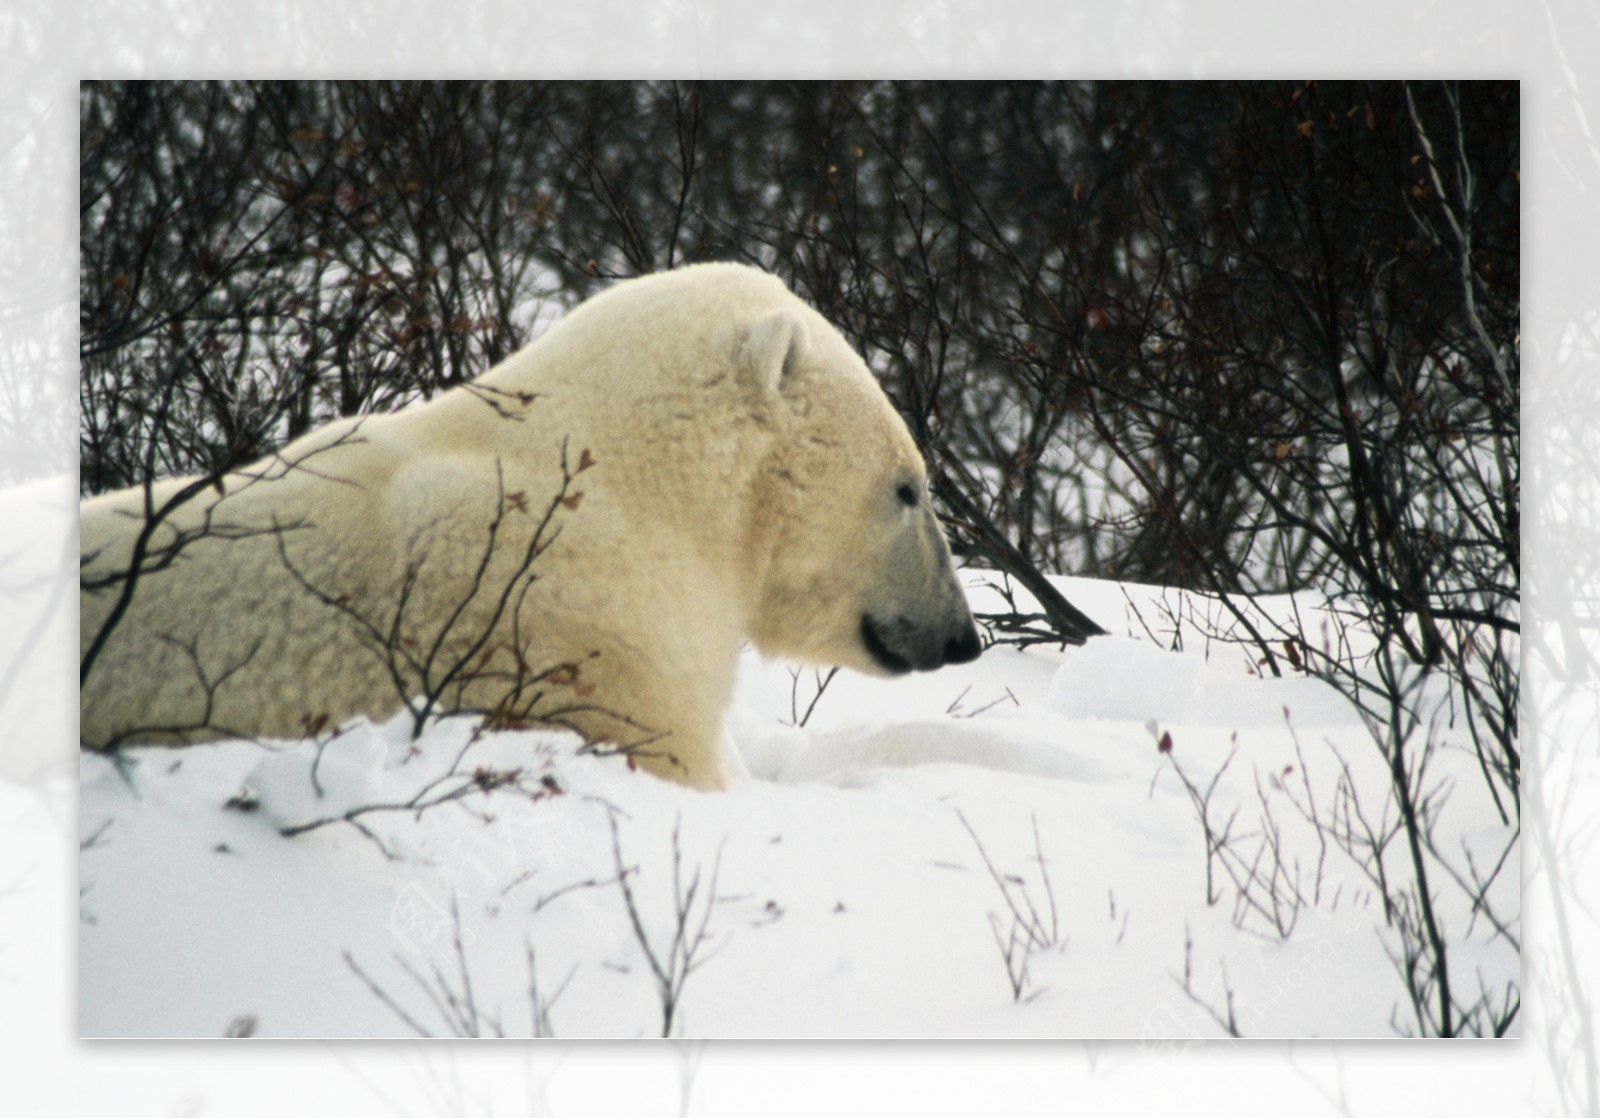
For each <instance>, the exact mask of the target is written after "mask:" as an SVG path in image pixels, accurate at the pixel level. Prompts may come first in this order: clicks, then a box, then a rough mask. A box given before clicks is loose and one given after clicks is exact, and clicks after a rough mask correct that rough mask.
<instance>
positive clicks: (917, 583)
mask: <svg viewBox="0 0 1600 1119" xmlns="http://www.w3.org/2000/svg"><path fill="white" fill-rule="evenodd" d="M186 487H187V493H188V497H187V499H186V500H180V501H179V502H177V503H176V504H175V505H174V506H173V507H172V509H171V511H170V512H169V513H168V514H167V515H165V516H162V517H157V518H155V520H154V523H153V531H152V530H151V528H152V519H151V518H150V516H149V515H148V514H149V511H151V510H161V509H162V508H163V507H164V506H166V505H167V504H168V503H169V502H172V501H173V499H174V497H175V496H181V495H183V494H184V493H185V492H186ZM546 514H548V517H547V516H546ZM81 515H82V545H81V548H82V560H83V568H82V571H83V592H82V595H81V606H82V610H81V615H82V624H81V631H80V653H87V652H88V651H89V650H90V648H91V646H92V645H93V644H94V643H95V642H96V640H97V635H99V634H100V633H101V631H102V629H103V628H104V626H105V622H106V620H107V618H108V617H109V616H110V615H111V614H112V613H113V612H114V611H117V610H120V611H122V613H121V616H120V619H119V620H118V621H117V622H116V624H115V626H114V627H113V628H111V629H110V631H109V636H108V637H106V638H105V639H104V640H103V641H102V642H101V647H100V648H99V649H98V650H97V651H96V654H95V656H94V658H93V663H92V666H91V667H90V669H89V671H88V673H87V675H86V676H85V678H84V680H83V687H82V694H81V715H82V724H81V731H82V741H83V743H84V744H85V745H86V746H89V747H94V748H105V747H107V746H110V745H114V744H116V743H119V742H124V741H130V740H140V741H161V742H169V743H181V742H193V741H202V740H206V739H213V738H219V737H227V736H251V735H262V736H275V737H282V736H291V737H292V736H297V735H300V734H303V733H306V732H307V731H308V730H313V731H314V730H318V729H321V728H330V729H331V728H332V727H333V726H336V725H337V724H338V723H339V722H341V721H343V720H345V719H347V718H349V717H351V716H356V715H366V716H369V717H372V718H384V717H386V716H388V715H390V714H392V713H393V712H395V711H397V710H398V709H399V708H400V707H401V706H402V705H404V704H406V703H407V702H408V701H410V703H411V706H412V709H413V710H414V711H416V710H420V707H421V705H420V704H419V703H418V702H417V697H419V696H431V698H433V700H434V701H435V703H436V705H437V707H438V708H439V709H442V710H457V711H459V710H467V711H483V712H489V713H491V716H490V721H491V724H498V725H518V724H520V723H523V722H529V723H533V722H537V723H545V724H558V725H564V726H569V727H572V728H574V729H576V730H577V731H579V732H580V733H581V734H582V735H584V736H585V737H586V738H587V739H589V740H590V741H591V742H596V743H600V742H604V743H609V744H611V746H612V747H613V748H615V749H616V750H618V751H619V752H623V753H626V754H628V755H629V756H630V757H631V758H632V759H633V760H634V761H636V762H637V763H638V764H639V765H641V766H643V767H644V768H645V769H648V770H650V771H652V772H654V773H656V774H658V775H660V776H663V777H667V778H670V779H673V780H676V781H680V782H682V783H685V784H689V785H693V786H697V787H702V788H722V787H725V786H726V783H727V769H726V765H725V759H724V758H723V757H722V738H723V735H722V713H723V709H724V707H725V705H726V703H727V701H728V698H729V694H730V692H731V689H732V685H733V678H734V669H735V662H736V659H737V656H738V652H739V648H740V645H741V642H743V641H744V640H746V639H748V640H750V641H752V642H753V643H754V644H755V645H756V647H757V648H758V649H759V650H761V651H762V652H763V653H766V654H768V655H772V656H780V657H787V658H793V659H797V660H801V661H806V662H811V663H818V664H842V665H847V666H851V667H854V668H857V669H861V670H864V671H867V672H873V673H898V672H904V671H908V670H911V669H928V668H935V667H938V666H939V665H941V664H944V663H947V662H952V661H964V660H970V659H971V658H972V657H974V656H976V655H977V653H978V648H979V643H978V638H977V633H976V630H975V629H974V626H973V621H972V617H971V615H970V613H969V612H968V609H967V606H966V602H965V599H964V597H963V595H962V592H961V590H960V587H959V586H958V584H957V582H956V579H955V576H954V573H953V571H952V567H951V562H950V556H949V552H948V550H947V548H946V546H945V542H944V538H943V535H942V533H941V532H940V529H939V526H938V523H937V521H936V520H935V518H934V515H933V512H932V509H931V507H930V505H929V502H928V498H927V495H926V492H925V479H924V471H923V465H922V461H921V458H920V456H919V455H918V452H917V449H916V447H915V445H914V444H913V442H912V440H911V438H910V436H909V434H908V433H907V431H906V428H905V425H904V424H903V423H902V422H901V420H900V418H899V417H898V416H897V415H896V414H895V412H894V410H893V408H892V407H891V406H890V404H889V402H888V400H887V399H886V398H885V396H884V394H883V392H882V391H881V389H880V388H879V387H878V385H877V383H876V382H875V381H874V379H873V377H872V375H871V374H870V373H869V372H868V370H867V368H866V366H865V364H864V363H863V362H862V361H861V359H860V358H859V357H857V356H856V354H855V353H854V352H852V350H851V349H850V347H849V345H848V343H847V342H846V341H845V340H844V338H843V337H842V336H841V335H840V334H839V333H838V332H837V331H836V330H834V329H833V328H832V327H831V326H830V325H829V324H828V323H827V322H826V321H825V320H824V319H823V318H822V317H821V316H820V315H818V314H817V313H816V312H815V311H814V310H812V309H811V308H810V307H808V306H807V305H806V304H805V303H804V302H803V301H801V300H800V299H798V298H797V297H795V296H794V295H793V294H792V293H791V292H790V291H789V290H788V289H787V288H786V287H785V286H784V285H783V284H782V282H780V281H779V280H777V279H775V278H773V277H771V276H768V275H766V274H765V273H762V272H759V271H757V270H755V269H752V268H748V267H744V266H740V265H728V264H714V265H699V266H694V267H689V268H684V269H681V270H679V271H675V272H669V273H663V274H659V275H655V276H649V277H644V278H641V279H635V280H629V281H626V282H623V283H620V284H618V285H616V286H615V287H613V288H611V289H610V290H608V291H606V292H604V293H603V294H601V295H599V296H597V297H595V298H593V299H591V300H589V301H587V302H585V303H584V304H582V305H581V306H580V307H578V308H577V309H576V310H574V311H573V312H572V313H571V314H569V315H568V316H567V317H566V318H565V319H563V320H562V321H561V322H560V323H558V324H557V325H556V326H555V327H554V328H552V329H551V330H550V331H548V332H547V333H546V334H545V335H544V336H543V337H542V338H540V339H538V340H537V341H535V342H534V343H533V344H532V345H530V346H528V347H527V348H525V349H524V350H522V351H521V352H520V353H518V354H516V355H514V356H513V357H511V358H509V359H508V360H506V361H505V362H503V363H501V364H500V365H498V366H496V367H495V368H493V369H491V370H490V371H489V372H488V373H486V374H484V375H483V376H482V377H481V378H479V379H478V380H476V381H474V382H472V383H470V384H468V385H466V386H464V387H461V388H457V389H455V390H453V391H451V392H448V393H446V394H444V395H442V396H440V397H438V398H437V399H435V400H433V401H431V402H429V403H426V404H422V405H419V406H416V407H413V408H410V409H408V410H405V411H402V412H399V413H396V414H393V415H387V416H375V417H364V418H358V419H348V420H343V421H340V422H337V423H334V424H332V425H330V426H328V427H326V428H323V429H321V430H319V431H316V432H313V433H312V434H310V435H307V436H305V437H304V438H302V439H300V440H298V441H296V442H295V443H293V444H291V445H290V446H288V447H286V448H285V449H284V450H283V451H282V452H281V453H279V454H277V455H275V456H273V457H271V458H269V459H266V460H264V461H262V462H260V463H257V464H255V465H254V466H252V467H250V468H248V469H245V470H241V471H239V472H238V473H236V474H232V475H229V476H227V477H226V478H225V479H223V480H222V482H221V484H220V485H206V484H205V483H204V482H196V481H195V480H193V479H176V480H169V481H166V482H162V483H159V484H157V485H156V486H154V487H152V489H151V491H150V492H149V494H148V495H147V494H146V492H145V491H144V490H143V489H142V488H136V489H132V490H125V491H122V492H120V493H114V494H109V495H105V496H101V497H97V498H93V499H90V500H88V501H85V502H84V503H83V506H82V510H81ZM541 523H542V525H543V529H542V532H541V531H539V526H540V525H541ZM141 534H144V535H145V536H147V537H148V541H147V543H146V545H145V547H144V549H143V558H142V561H141V563H140V565H139V570H140V572H141V573H140V574H139V576H138V577H137V578H136V579H134V580H132V582H131V587H130V581H129V580H127V579H126V577H125V575H126V572H127V571H129V570H130V568H131V567H132V560H131V558H130V557H132V556H133V555H134V554H135V549H136V547H137V543H136V542H137V541H138V539H139V538H140V536H141ZM119 603H120V604H121V605H119Z"/></svg>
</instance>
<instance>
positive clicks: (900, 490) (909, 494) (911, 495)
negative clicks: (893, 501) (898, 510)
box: [894, 482, 920, 505]
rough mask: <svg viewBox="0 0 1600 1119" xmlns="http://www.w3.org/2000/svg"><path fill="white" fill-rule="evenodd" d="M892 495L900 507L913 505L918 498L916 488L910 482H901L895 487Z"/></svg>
mask: <svg viewBox="0 0 1600 1119" xmlns="http://www.w3.org/2000/svg"><path fill="white" fill-rule="evenodd" d="M894 495H895V496H896V497H898V498H899V499H900V504H902V505H915V504H916V503H917V501H918V500H919V498H920V495H919V494H918V493H917V487H916V486H913V485H912V484H911V483H910V482H901V483H900V485H898V486H897V487H895V491H894Z"/></svg>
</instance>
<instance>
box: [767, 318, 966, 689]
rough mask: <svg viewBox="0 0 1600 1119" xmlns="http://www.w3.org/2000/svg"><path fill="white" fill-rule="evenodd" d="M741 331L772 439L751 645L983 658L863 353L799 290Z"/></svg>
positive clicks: (871, 659)
mask: <svg viewBox="0 0 1600 1119" xmlns="http://www.w3.org/2000/svg"><path fill="white" fill-rule="evenodd" d="M740 335H741V341H740V365H741V367H742V370H743V372H744V374H745V376H746V377H747V378H748V380H749V384H750V385H751V387H752V390H753V392H754V394H755V396H756V399H757V401H758V402H759V403H758V408H757V415H758V418H759V420H760V422H761V423H762V425H763V426H765V427H767V428H768V429H770V430H771V431H772V432H773V434H774V436H775V437H774V438H773V439H772V440H771V442H770V444H769V445H770V447H771V450H770V452H769V455H768V457H767V460H766V462H765V465H764V470H763V472H762V477H761V480H760V481H759V482H758V485H757V499H758V502H759V503H760V508H761V509H762V510H764V513H763V515H764V516H765V517H766V518H767V519H768V523H769V525H770V528H771V532H770V533H769V534H768V537H769V539H770V540H771V542H772V543H771V546H770V549H769V550H768V562H767V566H766V569H765V572H764V577H763V578H762V579H761V580H760V593H759V596H758V600H757V607H756V610H755V617H754V618H753V619H752V622H751V625H750V632H751V637H752V639H753V640H754V642H755V644H756V647H757V648H758V649H759V650H760V651H761V652H763V653H765V654H767V655H771V656H784V657H791V658H795V659H799V660H803V661H809V662H812V663H817V664H840V665H845V666H848V667H851V668H855V669H859V670H861V671H864V672H869V673H873V674H877V675H889V674H899V673H904V672H910V671H912V670H925V669H933V668H938V667H940V666H941V665H945V664H951V663H960V662H965V661H970V660H972V659H973V658H975V657H976V656H977V655H978V652H979V649H980V645H979V641H978V634H977V629H976V627H975V626H974V624H973V619H972V614H971V612H970V611H969V610H968V608H967V602H966V597H965V595H964V594H963V593H962V591H961V587H960V585H959V584H958V582H957V581H956V577H955V572H954V570H953V569H952V565H951V561H950V551H949V549H948V547H947V546H946V544H945V539H944V533H943V531H942V530H941V529H940V527H939V522H938V520H937V518H936V517H935V516H934V512H933V506H932V503H931V501H930V500H929V496H928V486H927V473H926V470H925V469H924V466H923V462H922V456H921V454H920V453H919V452H918V450H917V447H916V444H915V443H914V442H913V441H912V438H911V435H910V433H909V432H908V431H907V430H906V426H905V423H904V421H902V420H901V418H900V417H899V415H898V414H897V413H896V412H895V410H894V408H893V406H892V405H891V404H890V403H889V400H888V398H887V397H886V396H885V395H884V393H883V390H882V389H881V388H880V387H879V386H878V384H877V382H876V380H875V379H874V378H873V376H872V374H871V373H870V372H869V371H868V370H867V367H866V364H865V363H864V362H863V361H862V360H861V359H860V358H859V357H857V356H856V354H855V353H854V351H853V350H851V348H850V346H849V343H848V342H846V341H845V339H844V338H843V337H842V336H841V335H840V334H839V333H838V331H836V330H835V329H834V328H833V327H832V326H831V325H829V324H828V323H827V322H826V320H824V319H823V318H822V317H821V316H820V315H818V314H817V313H816V312H815V311H813V310H811V309H810V308H809V307H807V306H805V305H804V304H802V303H800V302H799V301H798V300H797V301H795V303H794V305H793V306H785V307H782V308H780V309H779V310H776V311H771V312H769V313H767V314H764V315H760V316H758V317H755V318H753V319H752V320H751V321H749V322H747V323H745V324H742V329H741V332H740Z"/></svg>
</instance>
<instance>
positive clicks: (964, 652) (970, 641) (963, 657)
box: [944, 622, 983, 664]
mask: <svg viewBox="0 0 1600 1119" xmlns="http://www.w3.org/2000/svg"><path fill="white" fill-rule="evenodd" d="M981 652H983V643H982V642H980V641H979V640H978V628H977V627H976V626H974V625H972V624H971V623H970V622H969V623H968V624H967V628H966V630H965V632H963V633H962V634H961V635H960V636H959V637H952V638H951V639H950V640H949V641H948V642H947V643H946V644H945V647H944V663H945V664H966V663H967V662H968V661H975V660H977V659H978V654H979V653H981Z"/></svg>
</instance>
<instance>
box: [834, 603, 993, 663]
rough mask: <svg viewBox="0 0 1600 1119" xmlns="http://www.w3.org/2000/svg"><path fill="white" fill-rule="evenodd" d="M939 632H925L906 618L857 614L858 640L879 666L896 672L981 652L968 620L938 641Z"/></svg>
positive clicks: (971, 657)
mask: <svg viewBox="0 0 1600 1119" xmlns="http://www.w3.org/2000/svg"><path fill="white" fill-rule="evenodd" d="M941 638H943V634H940V633H938V632H937V631H929V630H927V629H924V628H923V627H921V626H918V625H917V624H916V623H914V622H912V621H911V620H910V619H909V618H904V617H894V618H889V619H884V620H879V619H874V618H872V617H870V616H868V615H865V614H864V615H862V617H861V641H862V644H864V645H865V646H866V647H867V652H869V653H870V654H871V655H872V659H873V660H875V661H876V662H877V663H878V665H879V667H881V668H885V669H887V670H888V671H890V672H892V673H895V674H896V675H898V674H901V673H905V672H911V671H913V670H915V671H919V672H927V671H929V670H930V669H934V668H939V667H941V666H943V665H947V664H965V663H966V662H967V661H970V660H974V659H976V657H977V656H978V653H979V652H981V651H982V646H981V644H980V643H979V641H978V631H977V628H976V627H975V626H974V625H973V624H972V621H971V620H970V619H968V620H967V621H966V622H965V624H964V625H963V626H962V629H961V632H960V633H958V634H957V635H956V636H954V637H951V638H947V639H944V640H942V641H941Z"/></svg>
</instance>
